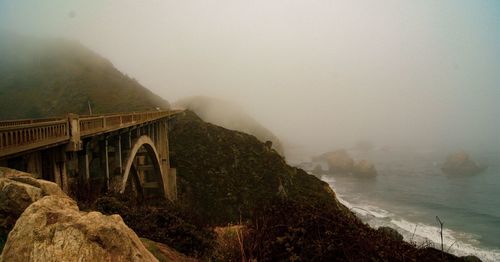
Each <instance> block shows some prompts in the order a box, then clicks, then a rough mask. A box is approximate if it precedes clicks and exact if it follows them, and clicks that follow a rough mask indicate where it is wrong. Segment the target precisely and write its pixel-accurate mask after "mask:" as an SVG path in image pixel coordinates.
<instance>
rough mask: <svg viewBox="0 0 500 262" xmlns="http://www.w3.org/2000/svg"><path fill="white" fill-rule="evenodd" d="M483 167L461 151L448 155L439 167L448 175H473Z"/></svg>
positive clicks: (481, 170) (483, 168)
mask: <svg viewBox="0 0 500 262" xmlns="http://www.w3.org/2000/svg"><path fill="white" fill-rule="evenodd" d="M485 169H486V167H481V166H479V165H478V164H477V163H476V162H475V161H473V160H472V159H471V158H470V156H469V155H468V154H467V153H465V152H463V151H460V152H457V153H454V154H451V155H449V156H448V158H447V159H446V162H445V163H444V165H443V167H442V168H441V170H442V171H443V172H444V173H446V174H450V175H475V174H479V173H481V172H483V171H484V170H485Z"/></svg>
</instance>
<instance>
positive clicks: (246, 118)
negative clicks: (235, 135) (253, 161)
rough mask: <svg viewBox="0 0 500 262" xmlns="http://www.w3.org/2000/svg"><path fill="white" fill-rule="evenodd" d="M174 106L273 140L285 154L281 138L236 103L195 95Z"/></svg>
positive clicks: (221, 124) (216, 122) (227, 126)
mask: <svg viewBox="0 0 500 262" xmlns="http://www.w3.org/2000/svg"><path fill="white" fill-rule="evenodd" d="M174 106H175V107H176V108H185V109H188V110H191V111H193V112H194V113H196V114H197V115H198V116H199V117H200V118H201V119H203V120H204V121H206V122H209V123H212V124H215V125H218V126H221V127H225V128H227V129H232V130H236V131H240V132H244V133H247V134H251V135H254V136H255V137H257V139H259V140H260V141H262V142H266V141H271V142H272V143H273V148H274V149H275V150H276V151H277V152H278V153H280V154H281V155H283V154H284V149H283V145H282V144H281V141H280V139H279V138H278V137H277V136H276V135H274V134H273V133H272V132H271V131H270V130H269V129H267V128H266V127H264V126H263V125H261V124H260V123H259V122H257V120H255V119H254V118H252V117H251V116H250V115H248V114H247V113H246V112H245V111H244V110H243V109H241V108H240V107H239V106H238V105H236V104H234V103H231V102H229V101H226V100H223V99H219V98H215V97H207V96H193V97H188V98H184V99H181V100H179V101H176V102H175V103H174Z"/></svg>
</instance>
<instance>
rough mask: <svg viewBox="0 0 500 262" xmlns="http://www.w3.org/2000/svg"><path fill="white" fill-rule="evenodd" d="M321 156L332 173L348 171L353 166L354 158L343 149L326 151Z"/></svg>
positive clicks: (350, 170)
mask: <svg viewBox="0 0 500 262" xmlns="http://www.w3.org/2000/svg"><path fill="white" fill-rule="evenodd" d="M323 158H324V159H325V160H326V162H327V163H328V166H329V168H330V172H331V173H334V174H338V173H350V172H352V169H353V167H354V159H352V157H351V156H350V155H349V154H348V153H347V151H345V150H338V151H334V152H330V153H327V154H325V155H324V156H323Z"/></svg>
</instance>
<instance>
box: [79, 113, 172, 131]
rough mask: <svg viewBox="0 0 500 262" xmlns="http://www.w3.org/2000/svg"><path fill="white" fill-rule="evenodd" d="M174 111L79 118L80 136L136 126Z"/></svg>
mask: <svg viewBox="0 0 500 262" xmlns="http://www.w3.org/2000/svg"><path fill="white" fill-rule="evenodd" d="M173 112H176V111H152V112H141V113H125V114H119V115H101V116H80V119H79V127H80V134H81V135H82V136H87V135H91V134H94V133H99V132H103V131H107V130H110V129H116V128H122V127H126V126H132V125H138V124H142V123H145V122H148V121H153V120H156V119H158V118H163V117H167V116H169V115H171V114H172V113H173Z"/></svg>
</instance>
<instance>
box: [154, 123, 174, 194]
mask: <svg viewBox="0 0 500 262" xmlns="http://www.w3.org/2000/svg"><path fill="white" fill-rule="evenodd" d="M158 127H159V129H158V137H159V139H158V141H157V148H158V157H159V158H160V165H161V169H162V171H163V172H162V174H163V178H162V180H163V190H164V192H165V194H166V197H167V198H168V199H170V200H172V201H175V200H176V199H177V187H176V185H177V183H176V173H175V171H174V172H172V170H171V169H170V159H169V157H168V154H169V146H168V128H167V122H166V121H160V123H159V126H158Z"/></svg>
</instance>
